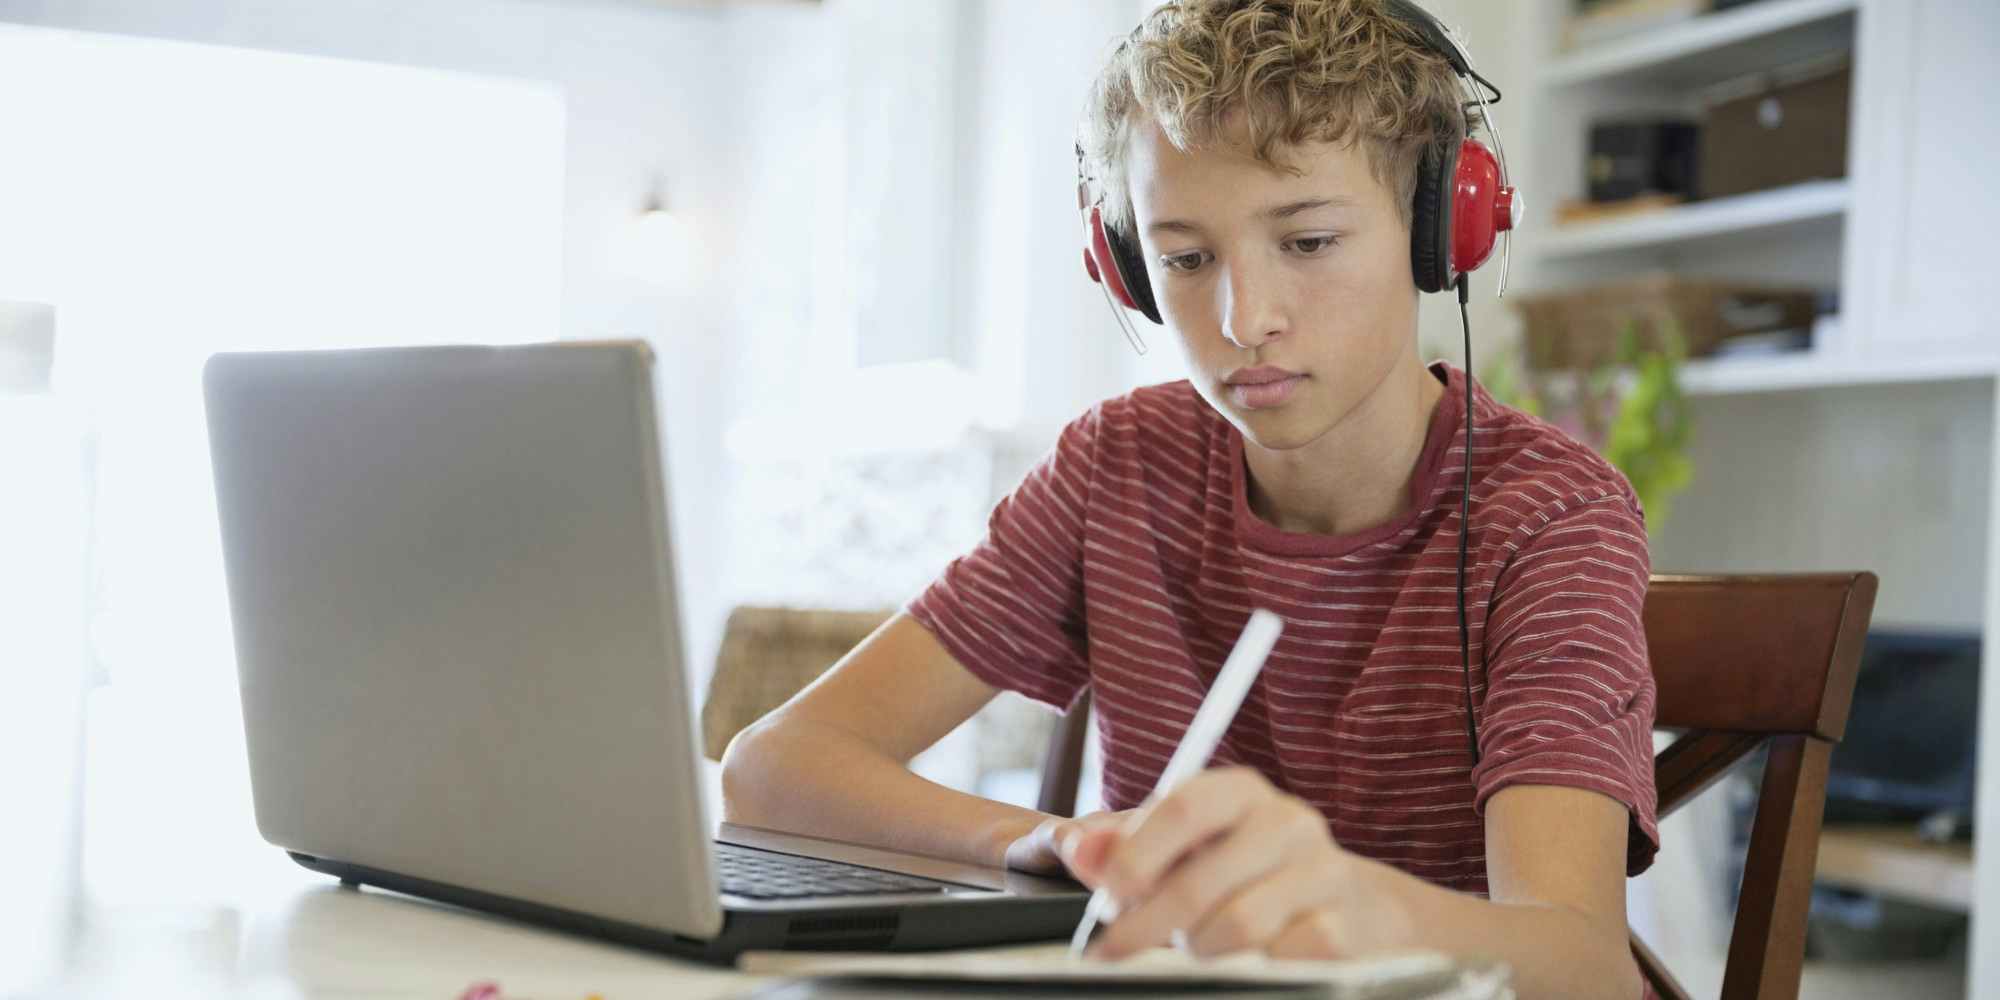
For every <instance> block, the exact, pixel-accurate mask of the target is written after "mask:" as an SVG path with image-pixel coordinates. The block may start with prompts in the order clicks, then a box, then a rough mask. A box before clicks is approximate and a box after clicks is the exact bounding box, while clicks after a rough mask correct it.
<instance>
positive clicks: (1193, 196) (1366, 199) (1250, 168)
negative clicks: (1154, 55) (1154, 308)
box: [1126, 121, 1417, 450]
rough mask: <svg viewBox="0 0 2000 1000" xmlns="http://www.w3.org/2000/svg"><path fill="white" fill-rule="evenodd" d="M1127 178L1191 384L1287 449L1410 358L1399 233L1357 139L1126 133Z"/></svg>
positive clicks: (1401, 228) (1244, 425)
mask: <svg viewBox="0 0 2000 1000" xmlns="http://www.w3.org/2000/svg"><path fill="white" fill-rule="evenodd" d="M1130 141H1131V146H1130V149H1129V150H1128V155H1127V159H1126V169H1127V171H1128V174H1127V180H1128V185H1129V188H1130V190H1131V192H1132V205H1133V209H1134V214H1135V218H1136V220H1137V223H1138V228H1139V242H1140V249H1141V252H1142V253H1143V255H1144V256H1145V259H1146V270H1147V274H1148V276H1149V277H1150V278H1151V280H1152V284H1153V293H1154V296H1155V301H1156V302H1157V303H1158V304H1159V307H1160V314H1161V317H1162V318H1163V319H1165V320H1166V322H1167V325H1168V326H1169V327H1171V328H1173V329H1174V330H1175V331H1176V332H1177V333H1179V335H1180V338H1181V341H1182V344H1183V346H1184V347H1185V349H1186V351H1187V357H1188V363H1189V366H1190V368H1191V369H1192V370H1191V371H1190V372H1189V376H1190V378H1191V379H1192V380H1193V382H1194V385H1195V388H1196V389H1197V390H1198V391H1200V393H1201V395H1202V397H1203V398H1204V399H1207V400H1208V402H1209V404H1210V405H1211V406H1214V407H1215V409H1216V410H1217V411H1218V412H1220V413H1221V414H1223V416H1225V417H1226V418H1228V420H1229V421H1230V423H1232V424H1234V425H1236V427H1237V429H1238V430H1240V431H1242V433H1243V435H1244V436H1245V437H1246V438H1248V439H1250V440H1251V441H1253V442H1255V443H1257V444H1259V445H1262V446H1263V447H1266V448H1271V449H1278V450H1289V449H1293V448H1298V447H1301V446H1303V445H1306V444H1309V443H1311V442H1313V441H1315V440H1318V439H1319V438H1320V437H1321V436H1322V435H1324V434H1326V433H1327V431H1329V430H1331V429H1333V428H1335V427H1337V426H1340V424H1341V423H1342V421H1344V420H1345V419H1346V418H1347V417H1348V416H1349V415H1350V414H1352V413H1353V412H1354V411H1355V410H1356V409H1357V408H1358V407H1359V406H1360V405H1361V404H1362V403H1364V402H1365V401H1366V400H1367V399H1368V398H1369V396H1370V394H1372V393H1373V392H1374V391H1375V390H1376V389H1377V388H1378V387H1379V386H1381V385H1382V384H1383V382H1384V381H1385V380H1386V379H1387V378H1388V377H1389V374H1390V373H1391V371H1393V370H1394V368H1395V366H1396V365H1397V363H1398V362H1400V361H1402V360H1403V359H1404V358H1405V357H1414V355H1413V354H1411V353H1410V352H1411V350H1412V344H1413V341H1414V337H1415V331H1416V315H1417V291H1416V283H1415V279H1414V278H1413V277H1412V275H1411V273H1410V233H1409V229H1408V227H1407V226H1405V225H1404V224H1403V221H1402V217H1401V215H1400V214H1399V213H1398V211H1397V206H1396V204H1395V202H1394V195H1393V194H1391V193H1390V191H1389V190H1388V189H1387V188H1385V187H1384V186H1383V185H1382V184H1381V183H1380V182H1378V181H1377V180H1376V179H1375V176H1374V174H1373V172H1371V171H1370V170H1369V167H1368V158H1367V155H1366V154H1365V153H1364V152H1363V151H1362V149H1361V147H1360V146H1358V145H1354V146H1334V145H1330V144H1326V143H1312V144H1308V145H1305V146H1302V147H1294V148H1292V149H1291V150H1289V155H1288V156H1284V157H1280V159H1283V160H1286V161H1287V162H1289V163H1290V164H1291V165H1292V166H1294V167H1296V168H1298V169H1299V171H1300V173H1298V174H1296V175H1295V174H1293V173H1291V172H1288V171H1284V170H1279V169H1274V168H1273V167H1271V166H1269V165H1267V164H1263V163H1259V162H1258V161H1256V160H1255V159H1253V158H1252V157H1251V156H1250V155H1249V154H1248V153H1246V152H1242V151H1240V147H1239V148H1223V147H1218V148H1215V149H1209V150H1202V151H1197V152H1192V153H1187V152H1182V151H1181V150H1178V149H1176V148H1174V146H1173V144H1172V143H1170V142H1168V141H1167V138H1166V136H1165V135H1164V134H1163V133H1162V132H1161V131H1160V130H1159V127H1158V126H1157V125H1154V124H1153V123H1151V122H1150V121H1148V122H1146V123H1145V124H1144V125H1143V126H1137V127H1135V128H1134V129H1133V133H1132V137H1131V140H1130Z"/></svg>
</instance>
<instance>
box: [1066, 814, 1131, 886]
mask: <svg viewBox="0 0 2000 1000" xmlns="http://www.w3.org/2000/svg"><path fill="white" fill-rule="evenodd" d="M1118 840H1119V834H1118V830H1117V829H1116V828H1113V827H1097V828H1095V829H1087V830H1078V831H1075V832H1074V833H1072V834H1071V835H1070V836H1069V837H1067V838H1065V839H1064V840H1063V841H1062V845H1061V847H1060V849H1059V851H1058V853H1060V854H1061V856H1062V862H1063V864H1064V865H1065V866H1067V867H1068V868H1069V870H1070V871H1071V872H1072V873H1074V874H1075V875H1076V877H1077V878H1079V879H1082V880H1083V881H1085V882H1087V883H1090V884H1091V885H1096V883H1097V879H1098V877H1099V876H1100V875H1102V874H1103V871H1104V862H1105V859H1106V858H1108V857H1109V856H1110V854H1111V851H1112V849H1113V848H1115V847H1116V846H1117V844H1118Z"/></svg>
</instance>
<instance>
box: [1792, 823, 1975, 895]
mask: <svg viewBox="0 0 2000 1000" xmlns="http://www.w3.org/2000/svg"><path fill="white" fill-rule="evenodd" d="M1815 874H1816V875H1817V877H1818V878H1819V880H1820V881H1823V882H1831V883H1833V884H1835V885H1841V886H1846V887H1848V888H1851V889H1866V890H1869V891H1871V892H1879V893H1881V894H1883V895H1885V896H1895V897H1898V898H1901V899H1906V900H1911V901H1914V902H1918V903H1923V904H1925V905H1928V906H1936V907H1939V908H1942V909H1947V910H1958V911H1960V912H1970V911H1971V909H1972V845H1971V844H1932V843H1927V842H1925V841H1922V840H1918V839H1917V834H1916V830H1915V829H1913V828H1911V827H1900V826H1830V827H1826V828H1825V829H1823V830H1821V831H1820V835H1819V864H1818V867H1817V870H1816V872H1815Z"/></svg>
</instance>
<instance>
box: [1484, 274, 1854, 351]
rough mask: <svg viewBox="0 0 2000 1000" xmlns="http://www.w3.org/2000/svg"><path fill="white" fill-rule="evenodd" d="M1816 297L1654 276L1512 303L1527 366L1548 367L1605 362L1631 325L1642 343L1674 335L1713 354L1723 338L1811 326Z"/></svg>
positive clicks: (1522, 298) (1805, 291)
mask: <svg viewBox="0 0 2000 1000" xmlns="http://www.w3.org/2000/svg"><path fill="white" fill-rule="evenodd" d="M1814 298H1815V296H1814V293H1813V291H1812V290H1811V289H1793V288H1769V287H1765V286H1760V285H1745V284H1736V283H1731V282H1724V281H1709V280H1704V279H1698V278H1684V277H1680V276H1677V275H1671V274H1653V275H1646V276H1643V277H1639V278H1634V279H1631V280H1628V281H1621V282H1617V283H1613V284H1607V285H1599V286H1596V287H1593V288H1585V289H1580V290H1576V291H1569V292H1554V293H1547V294H1542V295H1523V296H1520V297H1519V298H1518V299H1516V300H1515V301H1516V304H1517V308H1519V309H1520V310H1521V316H1522V318H1523V319H1524V320H1525V321H1526V322H1525V324H1524V326H1525V331H1524V335H1525V339H1526V341H1527V351H1526V356H1527V362H1528V367H1530V368H1533V369H1537V370H1541V371H1549V370H1558V369H1575V370H1588V369H1590V368H1593V367H1596V366H1597V365H1598V364H1601V363H1605V362H1608V361H1610V360H1611V358H1612V355H1614V354H1615V353H1616V351H1617V347H1618V336H1619V334H1620V333H1621V332H1622V331H1624V330H1625V329H1626V328H1627V327H1628V326H1632V325H1636V326H1637V328H1638V329H1637V333H1638V336H1639V340H1640V345H1641V346H1642V347H1647V346H1654V345H1658V344H1660V343H1661V342H1662V341H1663V339H1664V338H1665V336H1666V334H1667V331H1668V330H1669V329H1671V330H1673V331H1675V332H1677V333H1678V334H1679V336H1680V338H1681V344H1682V346H1683V347H1684V348H1685V349H1686V351H1687V356H1688V357H1691V358H1698V357H1702V356H1704V355H1707V354H1712V353H1714V351H1715V349H1716V346H1717V345H1719V344H1721V343H1722V342H1723V341H1724V340H1725V339H1727V338H1729V337H1734V336H1740V335H1743V334H1751V333H1764V332H1767V331H1771V330H1792V329H1801V328H1810V327H1811V326H1812V322H1813V303H1814Z"/></svg>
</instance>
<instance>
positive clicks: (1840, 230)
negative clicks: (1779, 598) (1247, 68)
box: [1433, 0, 2000, 996]
mask: <svg viewBox="0 0 2000 1000" xmlns="http://www.w3.org/2000/svg"><path fill="white" fill-rule="evenodd" d="M1433 5H1434V6H1435V7H1436V8H1438V9H1439V10H1440V12H1447V11H1453V12H1463V14H1464V16H1465V17H1466V18H1467V20H1468V21H1469V22H1470V26H1471V27H1473V28H1474V31H1473V32H1472V33H1471V34H1472V37H1471V40H1472V42H1473V43H1474V45H1475V49H1477V48H1478V47H1479V45H1480V43H1482V42H1490V43H1491V44H1489V45H1487V46H1486V47H1487V49H1489V50H1491V49H1495V48H1497V49H1499V50H1500V51H1501V53H1502V59H1503V60H1504V63H1505V64H1504V65H1501V66H1498V67H1497V68H1498V70H1499V71H1500V72H1501V73H1503V74H1507V75H1506V76H1503V77H1502V79H1501V83H1502V85H1503V87H1505V86H1507V85H1508V84H1509V83H1511V84H1512V86H1511V87H1510V88H1509V90H1508V108H1507V111H1508V114H1507V116H1506V117H1505V119H1504V120H1503V122H1502V125H1503V127H1511V131H1509V132H1508V138H1509V139H1511V140H1513V142H1514V143H1515V144H1516V156H1515V160H1516V164H1517V166H1516V169H1517V171H1520V173H1519V174H1518V175H1517V181H1518V183H1519V184H1520V185H1521V187H1522V189H1523V190H1524V191H1526V192H1528V194H1529V204H1530V205H1531V206H1536V207H1537V211H1536V212H1535V214H1534V215H1532V216H1531V219H1530V221H1531V223H1532V225H1531V226H1530V227H1529V228H1527V229H1526V230H1524V232H1523V233H1522V235H1521V237H1520V241H1519V243H1518V244H1517V250H1518V251H1520V252H1522V253H1523V254H1524V257H1525V259H1524V260H1523V261H1519V262H1517V265H1521V273H1522V277H1523V279H1524V280H1523V283H1524V284H1525V285H1526V286H1527V287H1530V288H1544V289H1548V288H1561V287H1569V286H1574V285H1582V284H1587V283H1590V282H1593V281H1597V280H1602V279H1608V278H1614V277H1618V276H1622V275H1628V274H1631V273H1633V272H1635V271H1638V270H1644V269H1648V268H1665V269H1670V270H1676V271H1679V272H1682V273H1689V274H1697V275H1718V274H1719V275H1728V276H1732V277H1740V278H1746V279H1749V280H1754V281H1769V282H1798V281H1802V282H1806V283H1810V284H1812V285H1814V286H1815V287H1822V288H1838V289H1839V291H1840V293H1841V300H1842V315H1841V317H1840V322H1839V324H1838V332H1837V334H1836V335H1835V336H1831V337H1826V338H1823V339H1821V340H1820V341H1819V342H1817V343H1815V344H1814V346H1813V347H1812V349H1811V350H1809V351H1805V352H1800V353H1798V354H1794V355H1786V356H1779V357H1771V358H1761V359H1755V360H1751V359H1728V360H1721V359H1716V360H1700V361H1696V362H1691V363H1690V364H1689V365H1688V368H1687V386H1688V389H1689V391H1690V392H1691V393H1692V394H1695V395H1697V396H1699V397H1700V398H1699V399H1698V400H1697V405H1696V419H1697V425H1696V435H1697V442H1696V445H1695V455H1694V457H1695V461H1696V476H1697V481H1696V484H1695V486H1694V487H1693V488H1692V489H1691V490H1690V492H1689V493H1688V494H1687V495H1686V496H1685V497H1684V498H1683V499H1682V500H1680V501H1678V502H1677V509H1676V511H1675V514H1674V518H1673V521H1671V522H1669V523H1668V524H1667V525H1665V526H1664V527H1663V528H1662V529H1660V530H1657V531H1655V532H1654V534H1653V542H1654V553H1653V554H1654V565H1655V568H1656V569H1661V570H1714V571H1724V572H1733V571H1747V570H1751V569H1767V570H1806V569H1827V568H1835V567H1840V568H1867V569H1873V570H1876V571H1877V572H1879V573H1880V574H1881V576H1882V592H1881V596H1880V599H1879V600H1878V603H1877V613H1876V621H1877V622H1878V623H1880V624H1884V625H1930V626H1942V627H1961V628H1965V627H1969V628H1983V629H1984V634H1985V637H1986V647H1985V648H1986V649H1987V650H1988V655H1987V662H1988V663H1989V664H2000V489H1996V487H1995V484H1994V471H1995V469H1996V468H2000V434H1996V433H1995V427H1996V425H2000V398H1997V397H2000V394H1996V392H1995V378H1994V376H1995V374H1996V371H2000V324H1996V323H1995V322H1994V321H1993V320H1992V319H1990V318H1989V312H1988V309H1987V304H1986V301H1985V297H1984V295H1983V294H1982V293H1984V292H1985V291H1986V290H1987V289H1988V287H1989V286H1992V285H1994V284H1995V283H1996V281H1995V277H1994V276H1993V275H1994V270H1995V269H1994V268H1993V267H1992V266H1991V265H1990V264H1989V262H1988V261H1987V260H1986V259H1985V257H1984V253H1985V251H1986V248H1987V247H1988V246H1989V245H1992V244H1994V243H1995V242H1996V241H1995V238H1994V237H1995V234H1996V233H2000V185H1996V183H1995V182H1994V180H1993V178H1991V177H1989V176H1987V175H1986V169H1987V164H1988V163H1989V162H1991V161H1992V160H1993V159H1994V157H1995V154H1996V153H2000V114H1996V113H1995V112H1994V111H1992V110H1991V108H1990V106H1989V102H1988V100H1987V98H1986V97H1985V96H1984V91H1985V89H1986V82H1987V81H1988V80H1990V78H1991V77H1992V76H1993V73H1994V69H1995V66H1996V64H2000V3H1995V2H1992V0H1760V2H1757V3H1753V4H1749V5H1745V6H1742V7H1738V8H1734V9H1731V10H1727V11H1720V12H1715V13H1710V14H1707V15H1704V16H1702V17H1700V18H1698V19H1695V20H1693V21H1689V22H1685V23H1682V24H1678V25H1671V26H1666V27H1661V28H1657V29H1654V30H1651V31H1648V32H1646V33H1644V34H1642V35H1639V36H1636V37H1632V38H1628V39H1622V40H1619V41H1615V42H1610V43H1605V44H1602V45H1599V46H1595V47H1593V48H1590V49H1588V50H1582V51H1576V52H1563V51H1560V50H1559V48H1558V42H1557V39H1558V38H1559V37H1560V28H1561V23H1562V18H1563V16H1564V15H1565V14H1566V13H1567V12H1568V10H1569V9H1570V7H1571V4H1570V3H1569V0H1535V2H1534V3H1530V4H1523V5H1512V4H1510V5H1507V10H1508V14H1507V15H1506V16H1504V17H1502V16H1499V15H1496V14H1494V13H1489V12H1487V11H1483V10H1475V9H1474V8H1473V7H1472V6H1471V5H1468V4H1463V3H1456V4H1455V3H1454V0H1435V2H1434V3H1433ZM1448 16H1449V15H1448ZM1480 29H1483V30H1480ZM1843 50H1844V51H1848V52H1849V53H1851V58H1852V66H1853V69H1854V87H1853V98H1852V106H1851V107H1850V112H1849V113H1850V118H1849V130H1848V134H1849V152H1848V176H1847V177H1846V178H1845V179H1843V180H1838V181H1816V182H1810V183H1806V184H1801V185H1796V186H1794V187H1790V188H1785V189H1781V190H1776V191H1769V192H1761V193H1758V194H1753V195H1747V196H1741V197H1737V198H1729V199H1717V200H1715V201H1709V202H1699V203H1695V204H1692V205H1687V206H1683V207H1679V208H1674V209H1669V210H1667V211H1664V212H1661V213H1657V214H1654V215H1650V216H1633V217H1630V218H1626V219H1622V220H1617V221H1607V222H1600V223H1596V224H1593V225H1590V226H1588V227H1558V226H1556V225H1555V224H1554V212H1553V206H1554V204H1555V203H1556V202H1557V201H1559V200H1561V199H1564V198H1570V197H1578V196H1580V195H1581V193H1582V190H1583V178H1582V164H1583V162H1584V151H1585V144H1586V136H1587V127H1588V124H1589V122H1590V121H1591V120H1593V119H1594V118H1596V117H1599V116H1604V115H1609V114H1614V113H1619V112H1638V111H1674V110H1680V111H1692V110H1693V109H1694V104H1693V94H1692V89H1693V87H1694V86H1698V85H1699V84H1702V83H1705V82H1712V81H1717V80H1721V79H1726V78H1728V77H1730V76H1732V75H1739V74H1742V73H1744V72H1753V71H1757V70H1759V69H1762V68H1775V67H1778V66H1782V65H1786V64H1788V63H1791V62H1795V61H1797V60H1799V59H1801V58H1806V57H1811V56H1817V55H1823V54H1826V53H1829V52H1838V51H1843ZM1491 61H1492V60H1491V57H1489V62H1491ZM1510 70H1511V73H1509V72H1508V71H1510ZM1517 94H1518V95H1521V99H1520V100H1519V101H1516V95H1517ZM1517 136H1524V137H1525V138H1517ZM1523 146H1525V147H1527V151H1526V155H1525V156H1524V155H1521V154H1520V152H1519V150H1520V149H1521V147H1523ZM1522 163H1525V164H1526V166H1525V168H1523V167H1522V166H1521V164H1522ZM1984 692H1985V696H1984V698H1983V704H1982V708H1981V713H1982V714H1981V727H1980V732H1981V734H1982V739H1981V747H1982V749H1981V761H1980V764H1981V766H1980V768H1979V773H1980V776H1981V777H1980V781H1981V787H1980V789H1979V802H1980V809H1981V810H1982V815H1981V817H1980V822H1979V823H1978V830H1979V832H1978V834H1977V842H1976V843H1975V844H1974V848H1973V852H1972V854H1973V858H1974V859H1975V864H1974V866H1973V879H1972V881H1973V884H1974V886H1975V889H1974V893H1973V899H1974V900H1975V904H1976V902H1977V901H1988V902H1995V903H2000V668H1994V669H1989V670H1988V671H1987V682H1986V683H1985V685H1984ZM1980 858H1984V859H1988V860H1987V862H1986V863H1985V864H1983V865H1981V864H1977V863H1976V862H1977V859H1980ZM1971 910H1972V920H1973V923H1972V941H1971V948H1970V949H1969V951H1970V954H1971V955H1972V959H1971V969H1970V978H1969V980H1968V993H1969V995H1972V996H2000V917H1994V916H1989V917H1986V918H1982V917H1981V915H1980V912H1979V907H1978V906H1977V905H1973V906H1972V907H1971ZM1669 964H1670V965H1672V962H1671V961H1670V962H1669Z"/></svg>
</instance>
